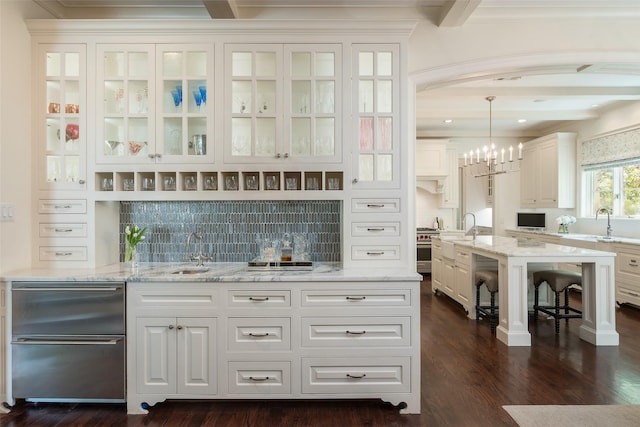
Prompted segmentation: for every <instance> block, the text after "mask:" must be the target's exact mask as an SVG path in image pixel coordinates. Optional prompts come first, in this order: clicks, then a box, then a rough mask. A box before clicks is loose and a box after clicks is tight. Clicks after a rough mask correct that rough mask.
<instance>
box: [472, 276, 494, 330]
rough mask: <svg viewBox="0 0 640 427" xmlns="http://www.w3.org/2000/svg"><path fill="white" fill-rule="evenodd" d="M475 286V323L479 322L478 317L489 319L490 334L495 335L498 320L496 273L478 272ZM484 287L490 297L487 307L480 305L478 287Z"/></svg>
mask: <svg viewBox="0 0 640 427" xmlns="http://www.w3.org/2000/svg"><path fill="white" fill-rule="evenodd" d="M475 284H476V321H479V320H480V315H483V316H486V317H487V318H488V319H489V327H490V328H491V333H492V334H495V333H496V326H497V323H498V322H497V320H498V306H497V305H496V293H497V292H498V272H497V271H495V270H478V271H476V274H475ZM482 285H485V286H486V287H487V290H488V291H489V295H490V296H491V302H490V304H489V305H481V304H480V287H481V286H482Z"/></svg>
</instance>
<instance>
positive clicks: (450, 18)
mask: <svg viewBox="0 0 640 427" xmlns="http://www.w3.org/2000/svg"><path fill="white" fill-rule="evenodd" d="M481 2H482V0H451V1H448V2H446V3H445V4H444V5H443V6H442V11H441V12H440V20H439V22H438V27H460V26H462V24H464V23H465V22H467V19H469V17H470V16H471V14H472V13H473V12H475V10H476V9H477V8H478V6H480V3H481Z"/></svg>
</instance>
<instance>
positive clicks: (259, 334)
mask: <svg viewBox="0 0 640 427" xmlns="http://www.w3.org/2000/svg"><path fill="white" fill-rule="evenodd" d="M249 336H250V337H257V338H260V337H268V336H269V332H261V333H255V332H249Z"/></svg>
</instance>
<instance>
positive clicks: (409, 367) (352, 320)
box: [127, 279, 420, 414]
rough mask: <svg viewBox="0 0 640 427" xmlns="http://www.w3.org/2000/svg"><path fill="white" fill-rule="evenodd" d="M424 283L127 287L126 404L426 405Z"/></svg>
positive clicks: (136, 408)
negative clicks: (370, 401)
mask: <svg viewBox="0 0 640 427" xmlns="http://www.w3.org/2000/svg"><path fill="white" fill-rule="evenodd" d="M419 286H420V282H419V281H418V280H417V279H416V280H412V281H385V282H375V281H374V282H364V281H363V282H335V281H328V282H277V283H274V282H241V283H231V282H228V283H227V282H212V283H207V282H197V283H187V282H179V283H170V282H158V283H150V282H138V283H128V285H127V287H128V288H127V341H128V353H127V361H128V367H127V378H128V386H127V410H128V412H129V413H130V414H143V413H147V412H148V408H149V406H151V405H153V404H155V403H157V402H161V401H163V400H165V399H320V398H322V399H343V398H344V399H356V398H380V399H382V400H384V401H387V402H391V403H393V404H395V405H399V404H401V403H404V404H406V407H403V408H402V409H401V412H403V413H419V412H420V289H419Z"/></svg>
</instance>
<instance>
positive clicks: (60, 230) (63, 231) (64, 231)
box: [55, 228, 73, 233]
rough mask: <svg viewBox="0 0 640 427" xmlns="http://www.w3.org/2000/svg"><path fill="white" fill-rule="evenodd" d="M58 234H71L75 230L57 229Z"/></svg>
mask: <svg viewBox="0 0 640 427" xmlns="http://www.w3.org/2000/svg"><path fill="white" fill-rule="evenodd" d="M55 230H56V233H71V232H72V231H73V228H56V229H55Z"/></svg>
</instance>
